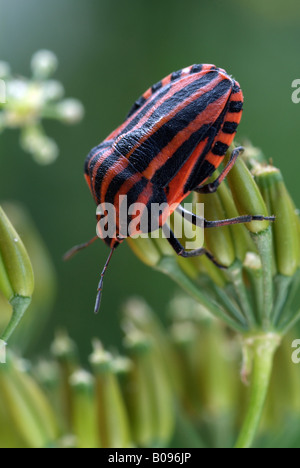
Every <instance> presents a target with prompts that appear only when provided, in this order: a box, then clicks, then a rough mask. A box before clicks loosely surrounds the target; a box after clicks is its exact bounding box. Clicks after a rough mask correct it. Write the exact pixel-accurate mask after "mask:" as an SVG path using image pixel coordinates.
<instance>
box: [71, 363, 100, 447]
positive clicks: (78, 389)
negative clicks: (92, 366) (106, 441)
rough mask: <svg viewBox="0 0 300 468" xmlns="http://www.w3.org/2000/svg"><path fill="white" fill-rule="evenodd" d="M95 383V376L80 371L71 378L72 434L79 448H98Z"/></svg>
mask: <svg viewBox="0 0 300 468" xmlns="http://www.w3.org/2000/svg"><path fill="white" fill-rule="evenodd" d="M94 384H95V382H94V378H93V376H92V375H91V374H90V373H89V372H87V371H85V370H83V369H80V370H78V371H76V372H75V373H74V374H72V375H71V377H70V386H71V399H72V415H71V416H72V433H73V434H74V435H75V436H76V439H77V444H76V445H77V447H78V448H98V447H99V446H100V441H99V437H98V424H97V418H96V401H95V385H94Z"/></svg>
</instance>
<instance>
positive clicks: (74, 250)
mask: <svg viewBox="0 0 300 468" xmlns="http://www.w3.org/2000/svg"><path fill="white" fill-rule="evenodd" d="M97 239H99V237H98V236H95V237H93V239H91V240H89V241H88V242H85V243H84V244H79V245H75V246H74V247H72V249H70V250H68V252H66V253H65V255H64V256H63V259H64V260H70V258H72V257H74V255H76V254H77V252H80V250H83V249H85V248H86V247H88V246H89V245H91V244H93V243H94V242H95V241H96V240H97Z"/></svg>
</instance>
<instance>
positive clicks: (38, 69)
mask: <svg viewBox="0 0 300 468" xmlns="http://www.w3.org/2000/svg"><path fill="white" fill-rule="evenodd" d="M57 65H58V61H57V57H56V55H55V54H54V53H53V52H51V51H50V50H39V51H38V52H36V53H35V54H34V55H33V57H32V59H31V69H32V72H33V75H34V76H35V77H36V78H40V79H43V78H48V77H49V76H50V75H52V74H53V73H54V72H55V70H56V68H57Z"/></svg>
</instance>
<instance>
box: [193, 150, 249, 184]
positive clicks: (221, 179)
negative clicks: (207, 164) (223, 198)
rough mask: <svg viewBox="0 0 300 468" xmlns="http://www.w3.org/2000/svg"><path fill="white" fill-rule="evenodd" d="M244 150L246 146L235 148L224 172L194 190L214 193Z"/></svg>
mask: <svg viewBox="0 0 300 468" xmlns="http://www.w3.org/2000/svg"><path fill="white" fill-rule="evenodd" d="M243 151H244V148H243V147H242V146H239V147H238V148H235V149H234V150H233V151H232V153H231V156H230V160H229V162H228V164H227V166H226V167H225V168H224V170H223V171H222V173H221V174H220V175H219V177H218V178H217V179H216V180H215V181H214V182H211V183H210V184H206V185H203V186H202V187H201V186H199V187H196V188H195V189H193V190H194V192H197V193H214V192H216V191H217V189H218V187H219V185H220V184H221V183H222V182H223V180H224V179H225V177H226V176H227V175H228V173H229V172H230V171H231V169H232V167H233V166H234V163H235V161H236V160H237V158H238V157H239V155H240V154H241V153H242V152H243Z"/></svg>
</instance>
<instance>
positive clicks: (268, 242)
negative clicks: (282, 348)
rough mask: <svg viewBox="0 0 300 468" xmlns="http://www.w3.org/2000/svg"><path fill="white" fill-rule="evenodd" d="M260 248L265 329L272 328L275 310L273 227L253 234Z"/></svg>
mask: <svg viewBox="0 0 300 468" xmlns="http://www.w3.org/2000/svg"><path fill="white" fill-rule="evenodd" d="M251 237H252V239H253V240H254V242H255V244H256V247H257V249H258V252H259V255H260V258H261V263H262V271H263V285H264V297H263V301H264V310H263V314H262V326H263V329H264V330H265V331H267V330H269V329H270V323H271V315H272V310H273V278H272V255H273V253H272V231H271V227H269V228H268V229H266V230H265V231H263V232H260V233H259V234H252V235H251Z"/></svg>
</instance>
